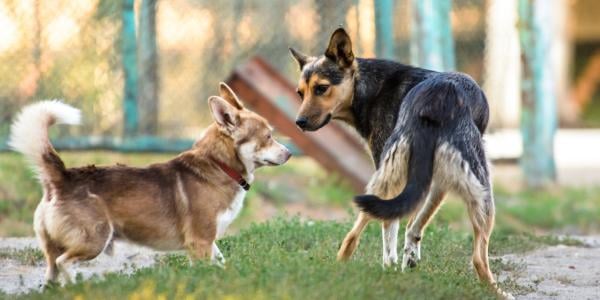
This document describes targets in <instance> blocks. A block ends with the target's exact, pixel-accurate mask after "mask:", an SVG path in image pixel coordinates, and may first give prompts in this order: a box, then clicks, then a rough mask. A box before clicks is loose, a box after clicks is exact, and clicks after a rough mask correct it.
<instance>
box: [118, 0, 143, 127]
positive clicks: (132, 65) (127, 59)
mask: <svg viewBox="0 0 600 300" xmlns="http://www.w3.org/2000/svg"><path fill="white" fill-rule="evenodd" d="M133 6H134V0H123V11H122V13H121V18H122V22H123V24H122V28H121V51H122V64H123V73H124V75H125V91H124V95H123V119H124V120H123V121H124V128H123V133H124V135H125V136H134V135H136V134H137V132H138V123H139V113H138V106H137V97H138V90H137V88H138V73H137V72H138V71H137V53H136V52H137V44H136V35H135V12H134V10H133Z"/></svg>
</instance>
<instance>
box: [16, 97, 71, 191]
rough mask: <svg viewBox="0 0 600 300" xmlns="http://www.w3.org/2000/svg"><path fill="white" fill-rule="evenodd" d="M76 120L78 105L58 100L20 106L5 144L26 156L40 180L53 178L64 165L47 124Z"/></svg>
mask: <svg viewBox="0 0 600 300" xmlns="http://www.w3.org/2000/svg"><path fill="white" fill-rule="evenodd" d="M80 121H81V112H80V111H79V110H78V109H76V108H74V107H72V106H70V105H67V104H65V103H63V102H61V101H58V100H46V101H40V102H37V103H34V104H31V105H28V106H26V107H25V108H23V110H22V111H21V112H20V113H19V114H18V115H17V117H16V118H15V119H14V121H13V124H12V126H11V129H10V131H11V133H10V139H9V142H8V145H9V146H10V147H11V148H12V149H13V150H15V151H17V152H20V153H22V154H23V155H24V156H25V157H26V158H27V160H29V162H30V163H31V165H32V167H33V169H34V171H35V172H36V173H37V174H38V176H39V178H40V180H42V181H54V180H57V179H60V177H62V174H63V172H64V170H65V165H64V163H63V162H62V160H61V159H60V157H59V156H58V154H57V153H56V151H55V150H54V147H52V144H51V143H50V139H49V138H48V128H49V127H50V126H52V125H54V124H56V123H63V124H74V125H75V124H79V123H80Z"/></svg>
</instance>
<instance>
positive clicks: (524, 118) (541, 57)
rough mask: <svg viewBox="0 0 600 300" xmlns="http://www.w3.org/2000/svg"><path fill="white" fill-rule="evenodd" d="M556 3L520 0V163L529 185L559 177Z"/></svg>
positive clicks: (540, 183)
mask: <svg viewBox="0 0 600 300" xmlns="http://www.w3.org/2000/svg"><path fill="white" fill-rule="evenodd" d="M554 9H556V6H555V5H548V3H547V2H546V1H541V0H519V40H520V44H521V60H522V63H523V75H522V76H523V77H522V82H521V90H522V97H521V99H522V100H521V101H522V109H521V132H522V136H523V155H522V157H521V165H522V167H523V171H524V175H525V180H526V183H527V185H528V186H530V187H542V186H545V185H547V184H550V183H552V182H554V181H555V180H556V166H555V162H554V135H555V133H556V127H557V111H556V103H557V98H556V90H555V88H556V82H555V77H554V76H553V73H552V69H553V68H552V67H553V63H552V57H551V55H550V50H551V49H550V48H551V46H552V45H551V39H552V35H553V34H554V30H553V27H554V26H553V22H554V18H553V15H554V13H555V12H553V10H554Z"/></svg>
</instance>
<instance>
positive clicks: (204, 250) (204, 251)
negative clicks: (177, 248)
mask: <svg viewBox="0 0 600 300" xmlns="http://www.w3.org/2000/svg"><path fill="white" fill-rule="evenodd" d="M212 245H213V241H209V240H206V239H196V240H194V241H193V242H191V243H188V251H189V253H190V256H191V258H192V259H193V260H207V259H209V258H211V257H212V249H213V247H212Z"/></svg>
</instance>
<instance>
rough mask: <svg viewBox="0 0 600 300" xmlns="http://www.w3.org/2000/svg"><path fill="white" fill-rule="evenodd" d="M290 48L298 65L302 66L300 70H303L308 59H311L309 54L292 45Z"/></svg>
mask: <svg viewBox="0 0 600 300" xmlns="http://www.w3.org/2000/svg"><path fill="white" fill-rule="evenodd" d="M289 49H290V53H291V54H292V57H293V58H294V60H296V62H297V63H298V66H299V67H300V71H302V68H303V67H304V65H305V64H306V63H307V62H308V59H309V57H308V55H304V54H302V53H300V52H298V51H296V49H294V48H291V47H290V48H289Z"/></svg>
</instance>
